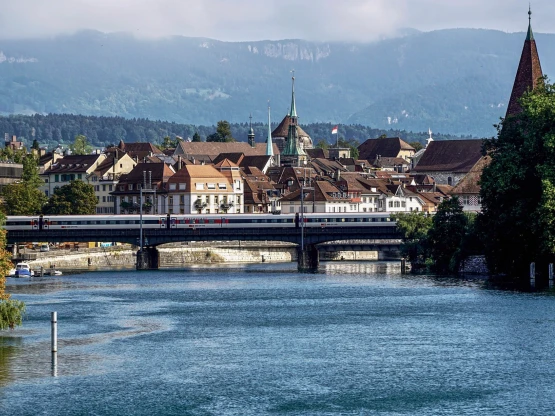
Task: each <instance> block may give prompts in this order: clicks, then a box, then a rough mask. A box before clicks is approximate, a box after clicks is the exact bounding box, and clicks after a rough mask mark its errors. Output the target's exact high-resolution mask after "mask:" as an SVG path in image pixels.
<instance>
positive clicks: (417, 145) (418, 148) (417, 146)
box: [409, 142, 424, 152]
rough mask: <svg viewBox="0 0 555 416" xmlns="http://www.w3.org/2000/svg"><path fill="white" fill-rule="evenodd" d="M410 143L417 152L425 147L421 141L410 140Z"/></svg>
mask: <svg viewBox="0 0 555 416" xmlns="http://www.w3.org/2000/svg"><path fill="white" fill-rule="evenodd" d="M409 144H410V145H411V146H412V147H414V150H416V151H417V152H418V151H419V150H422V149H423V148H424V145H423V144H422V143H420V142H410V143H409Z"/></svg>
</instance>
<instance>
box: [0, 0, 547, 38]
mask: <svg viewBox="0 0 555 416" xmlns="http://www.w3.org/2000/svg"><path fill="white" fill-rule="evenodd" d="M4 3H6V4H4V5H3V9H2V14H1V15H0V38H22V37H23V38H28V37H40V36H50V35H57V34H61V33H72V32H75V31H78V30H83V29H95V30H100V31H103V32H121V31H124V32H131V33H134V34H135V35H137V36H140V37H162V36H170V35H183V36H198V37H210V38H215V39H221V40H229V41H237V40H260V39H284V38H301V39H307V40H346V41H368V40H373V39H377V38H379V37H382V36H384V35H389V34H392V33H395V31H397V30H398V29H400V28H403V27H414V28H417V29H421V30H433V29H440V28H448V27H480V28H492V29H499V30H505V31H524V30H525V29H526V23H527V22H526V18H527V16H526V11H527V7H528V3H527V2H525V1H523V0H488V1H487V2H484V1H483V0H481V1H479V0H341V1H337V0H302V1H299V0H201V1H199V0H195V1H192V0H48V1H45V0H16V1H10V2H4ZM533 6H534V8H535V11H536V13H535V14H534V29H535V30H536V31H537V32H541V31H548V30H550V29H551V22H552V21H553V20H555V2H553V1H552V0H535V1H534V5H533Z"/></svg>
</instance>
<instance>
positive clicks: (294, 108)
mask: <svg viewBox="0 0 555 416" xmlns="http://www.w3.org/2000/svg"><path fill="white" fill-rule="evenodd" d="M291 72H293V76H292V77H291V80H292V86H291V112H290V113H289V117H291V118H293V117H294V118H297V106H296V105H295V70H293V71H291Z"/></svg>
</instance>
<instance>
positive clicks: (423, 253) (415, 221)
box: [392, 211, 432, 270]
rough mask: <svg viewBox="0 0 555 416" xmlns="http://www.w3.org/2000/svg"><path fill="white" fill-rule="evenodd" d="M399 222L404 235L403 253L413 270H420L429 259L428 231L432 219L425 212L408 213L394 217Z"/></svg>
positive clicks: (399, 227)
mask: <svg viewBox="0 0 555 416" xmlns="http://www.w3.org/2000/svg"><path fill="white" fill-rule="evenodd" d="M392 219H393V220H394V221H396V222H397V229H398V230H399V231H400V232H401V234H403V244H402V246H401V253H402V254H403V257H405V258H406V259H408V260H409V261H410V263H411V265H412V268H413V270H415V269H418V268H420V267H422V266H424V264H425V263H426V260H427V259H428V251H429V250H428V242H427V238H428V231H429V230H430V228H431V226H432V217H431V216H430V215H428V214H426V213H423V212H416V211H413V212H407V213H399V214H394V215H392Z"/></svg>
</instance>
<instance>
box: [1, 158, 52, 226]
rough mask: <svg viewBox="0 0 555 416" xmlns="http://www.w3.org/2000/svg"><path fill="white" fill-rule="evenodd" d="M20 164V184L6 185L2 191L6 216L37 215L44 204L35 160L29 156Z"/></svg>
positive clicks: (44, 200)
mask: <svg viewBox="0 0 555 416" xmlns="http://www.w3.org/2000/svg"><path fill="white" fill-rule="evenodd" d="M22 162H23V173H22V176H21V182H18V183H12V184H9V185H6V186H5V187H4V188H3V190H2V197H3V199H4V211H5V212H6V213H7V214H8V215H37V214H39V213H40V212H41V211H42V207H43V206H44V204H45V203H46V196H45V195H44V193H43V192H42V191H41V190H39V186H40V185H41V184H42V180H41V179H40V177H39V168H38V164H37V159H36V157H35V156H34V155H32V154H29V155H26V156H25V158H24V159H23V161H22Z"/></svg>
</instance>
